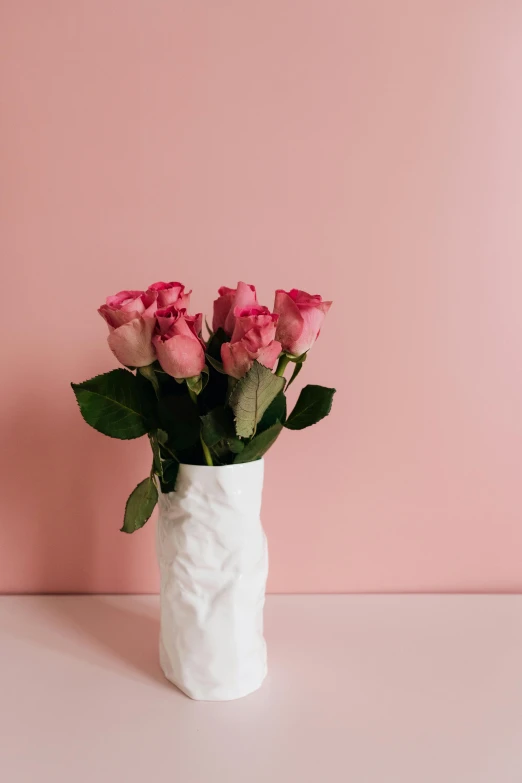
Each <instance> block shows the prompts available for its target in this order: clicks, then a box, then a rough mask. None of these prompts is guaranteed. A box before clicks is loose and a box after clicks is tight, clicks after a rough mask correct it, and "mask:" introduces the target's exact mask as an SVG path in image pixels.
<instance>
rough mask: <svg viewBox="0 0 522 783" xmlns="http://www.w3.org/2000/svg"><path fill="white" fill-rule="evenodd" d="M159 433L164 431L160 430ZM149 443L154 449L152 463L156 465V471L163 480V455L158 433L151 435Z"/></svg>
mask: <svg viewBox="0 0 522 783" xmlns="http://www.w3.org/2000/svg"><path fill="white" fill-rule="evenodd" d="M159 432H163V430H159ZM149 441H150V447H151V449H152V461H153V464H154V470H155V471H156V473H157V474H158V476H159V477H160V479H162V478H163V464H162V462H161V453H160V447H159V440H158V438H157V433H151V434H149Z"/></svg>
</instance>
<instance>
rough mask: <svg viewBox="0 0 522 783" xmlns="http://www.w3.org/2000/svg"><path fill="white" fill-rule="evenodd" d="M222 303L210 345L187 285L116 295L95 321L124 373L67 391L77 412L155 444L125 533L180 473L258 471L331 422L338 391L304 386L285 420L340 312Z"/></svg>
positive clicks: (324, 307) (308, 303)
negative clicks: (295, 439) (299, 433)
mask: <svg viewBox="0 0 522 783" xmlns="http://www.w3.org/2000/svg"><path fill="white" fill-rule="evenodd" d="M218 293H219V296H218V298H217V299H216V300H215V302H214V312H213V318H212V331H211V332H209V335H208V337H207V338H206V339H205V338H204V337H203V334H202V325H203V315H202V313H197V314H196V315H189V313H188V309H189V307H190V294H191V292H190V291H188V292H186V291H185V287H184V286H183V285H182V284H181V283H176V282H172V283H164V282H158V283H153V284H152V285H150V286H149V287H148V288H147V289H146V290H144V291H120V292H119V293H118V294H115V295H114V296H109V297H108V298H107V300H106V302H105V304H103V305H102V306H101V307H100V308H99V310H98V312H99V313H100V315H101V316H102V317H103V319H104V320H105V322H106V323H107V326H108V329H109V335H108V337H107V340H108V344H109V348H110V349H111V351H112V353H113V354H114V356H115V357H116V359H118V361H119V362H120V363H121V364H122V365H123V367H122V368H120V369H116V370H111V371H110V372H108V373H105V374H104V375H98V376H96V377H95V378H91V379H90V380H88V381H84V382H83V383H77V384H76V383H73V384H71V385H72V388H73V390H74V393H75V395H76V399H77V401H78V405H79V408H80V412H81V414H82V416H83V418H84V419H85V421H86V422H87V423H88V424H90V425H91V426H92V427H94V428H95V429H97V430H98V431H99V432H102V433H103V434H104V435H108V436H110V437H113V438H120V439H123V440H127V439H131V438H138V437H141V436H142V435H147V436H148V438H149V441H150V444H151V447H152V455H153V462H152V468H151V472H150V476H148V477H147V478H146V479H144V480H143V481H142V482H140V484H138V486H137V487H136V488H135V489H134V490H133V492H132V493H131V495H130V497H129V500H128V501H127V505H126V508H125V515H124V522H123V527H122V530H123V531H124V532H126V533H132V532H134V531H135V530H137V529H139V528H140V527H142V526H143V525H144V524H145V522H146V521H147V520H148V519H149V517H150V515H151V513H152V511H153V509H154V506H155V505H156V502H157V499H158V491H161V492H164V493H168V492H173V491H175V488H176V477H177V471H178V467H179V465H180V464H181V463H189V464H203V465H208V466H213V465H229V464H232V463H241V462H251V461H253V460H257V459H260V458H261V457H262V456H263V455H264V454H265V453H266V452H267V451H268V449H269V448H270V447H271V446H272V445H273V444H274V442H275V440H276V439H277V437H278V436H279V434H280V432H281V431H282V429H283V428H286V429H289V430H300V429H304V428H305V427H308V426H310V425H311V424H315V423H316V422H318V421H320V420H321V419H322V418H324V417H325V416H327V415H328V413H329V412H330V409H331V406H332V400H333V395H334V392H335V389H331V388H327V387H324V386H317V385H308V386H305V387H304V388H302V389H301V392H300V395H299V397H298V400H297V402H296V404H295V406H294V408H293V410H292V411H291V412H290V413H289V414H288V415H287V405H286V394H285V392H286V390H287V388H288V386H289V385H290V384H291V383H292V382H293V381H294V380H295V378H296V377H297V375H298V373H299V372H300V370H301V368H302V366H303V362H304V361H305V359H306V358H307V355H308V351H309V350H310V348H311V347H312V346H313V345H314V343H315V341H316V340H317V338H318V337H319V333H320V330H321V327H322V325H323V321H324V318H325V316H326V314H327V313H328V310H329V309H330V306H331V304H332V303H331V302H325V301H323V299H322V298H321V297H320V296H318V295H316V294H314V295H311V294H307V293H306V292H305V291H300V290H298V289H296V288H293V289H291V290H290V291H283V290H281V289H278V290H277V291H276V293H275V302H274V307H273V310H272V311H271V310H269V309H268V307H264V306H262V305H260V304H259V302H258V300H257V294H256V289H255V287H254V286H253V285H249V284H247V283H243V282H239V283H238V284H237V286H236V288H227V287H225V286H223V287H222V288H220V289H219V292H218ZM289 364H290V365H292V366H293V371H292V372H291V374H290V377H289V378H287V377H286V375H285V373H286V370H287V368H288V365H289Z"/></svg>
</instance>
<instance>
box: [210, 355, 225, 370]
mask: <svg viewBox="0 0 522 783" xmlns="http://www.w3.org/2000/svg"><path fill="white" fill-rule="evenodd" d="M206 358H207V362H208V363H209V364H210V366H211V367H213V368H214V370H217V372H220V373H221V374H222V375H226V373H225V370H224V368H223V362H220V361H218V360H217V359H214V358H213V357H212V356H211V355H210V354H209V353H207V354H206Z"/></svg>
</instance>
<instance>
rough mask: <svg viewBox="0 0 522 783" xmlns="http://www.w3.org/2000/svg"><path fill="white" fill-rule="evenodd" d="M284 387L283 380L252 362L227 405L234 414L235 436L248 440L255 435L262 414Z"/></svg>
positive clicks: (257, 363) (235, 387)
mask: <svg viewBox="0 0 522 783" xmlns="http://www.w3.org/2000/svg"><path fill="white" fill-rule="evenodd" d="M284 385H285V380H284V378H279V377H278V376H277V375H274V374H273V373H272V371H271V370H269V369H267V368H266V367H264V366H263V365H262V364H259V362H254V364H253V365H252V367H251V368H250V370H249V371H248V372H247V374H246V375H245V376H244V377H243V378H241V380H240V381H238V382H237V384H236V385H235V386H234V389H233V391H232V393H231V395H230V400H229V404H230V407H231V408H232V410H233V411H234V414H235V420H236V435H238V436H239V437H240V438H250V437H251V436H252V435H254V434H255V432H256V427H257V424H258V423H259V422H260V421H261V418H262V416H263V414H264V412H265V411H266V409H267V408H268V406H269V405H270V403H271V402H272V400H273V399H274V397H276V396H277V394H279V392H280V391H282V389H283V387H284ZM242 454H244V452H242Z"/></svg>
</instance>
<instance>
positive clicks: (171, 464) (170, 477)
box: [160, 459, 179, 494]
mask: <svg viewBox="0 0 522 783" xmlns="http://www.w3.org/2000/svg"><path fill="white" fill-rule="evenodd" d="M178 471H179V462H178V461H177V460H175V459H166V460H164V461H163V479H160V487H161V491H162V493H164V494H167V493H168V492H174V490H175V488H176V479H177V477H178Z"/></svg>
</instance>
